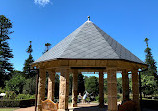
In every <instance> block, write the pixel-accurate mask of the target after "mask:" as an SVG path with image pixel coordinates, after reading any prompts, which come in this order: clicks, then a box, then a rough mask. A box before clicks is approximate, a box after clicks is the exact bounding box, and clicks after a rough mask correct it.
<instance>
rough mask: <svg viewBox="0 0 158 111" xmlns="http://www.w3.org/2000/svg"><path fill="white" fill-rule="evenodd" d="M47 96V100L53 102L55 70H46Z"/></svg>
mask: <svg viewBox="0 0 158 111" xmlns="http://www.w3.org/2000/svg"><path fill="white" fill-rule="evenodd" d="M48 74H49V77H48V94H47V99H50V100H52V101H54V88H55V70H48Z"/></svg>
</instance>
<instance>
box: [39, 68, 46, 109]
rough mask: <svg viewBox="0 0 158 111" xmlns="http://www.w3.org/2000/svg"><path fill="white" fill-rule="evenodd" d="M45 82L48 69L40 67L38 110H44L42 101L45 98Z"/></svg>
mask: <svg viewBox="0 0 158 111" xmlns="http://www.w3.org/2000/svg"><path fill="white" fill-rule="evenodd" d="M45 82H46V71H45V69H43V68H40V69H39V83H38V97H37V110H38V111H42V107H41V101H43V100H44V98H45Z"/></svg>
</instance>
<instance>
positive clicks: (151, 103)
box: [142, 100, 158, 110]
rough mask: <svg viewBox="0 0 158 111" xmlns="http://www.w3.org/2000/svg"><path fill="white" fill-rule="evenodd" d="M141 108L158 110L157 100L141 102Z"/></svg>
mask: <svg viewBox="0 0 158 111" xmlns="http://www.w3.org/2000/svg"><path fill="white" fill-rule="evenodd" d="M142 107H143V108H150V109H156V110H158V100H142Z"/></svg>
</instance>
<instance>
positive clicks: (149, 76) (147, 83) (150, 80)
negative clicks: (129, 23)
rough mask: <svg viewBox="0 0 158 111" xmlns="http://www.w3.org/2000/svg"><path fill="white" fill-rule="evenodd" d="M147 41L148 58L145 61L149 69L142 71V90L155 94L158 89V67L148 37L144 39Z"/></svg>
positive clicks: (148, 93)
mask: <svg viewBox="0 0 158 111" xmlns="http://www.w3.org/2000/svg"><path fill="white" fill-rule="evenodd" d="M144 41H145V42H146V46H147V48H146V49H145V51H144V52H145V53H146V56H145V57H146V59H145V63H146V64H147V65H148V69H147V71H145V72H143V73H141V75H142V78H141V81H142V92H143V94H144V96H145V95H152V94H154V92H155V91H158V86H157V85H158V83H157V85H156V82H157V81H158V78H157V67H156V62H155V60H154V58H153V56H152V53H151V48H149V44H148V41H149V39H148V38H145V40H144Z"/></svg>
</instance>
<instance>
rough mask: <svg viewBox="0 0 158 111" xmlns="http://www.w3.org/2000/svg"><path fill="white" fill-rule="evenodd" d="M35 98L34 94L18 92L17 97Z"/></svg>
mask: <svg viewBox="0 0 158 111" xmlns="http://www.w3.org/2000/svg"><path fill="white" fill-rule="evenodd" d="M34 98H35V96H34V95H29V94H18V95H17V96H16V98H15V99H20V100H21V99H34Z"/></svg>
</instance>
